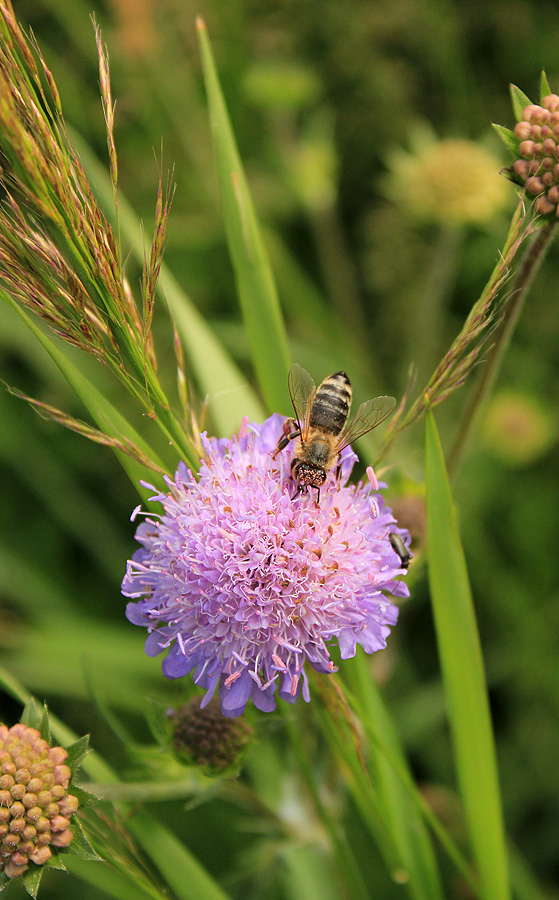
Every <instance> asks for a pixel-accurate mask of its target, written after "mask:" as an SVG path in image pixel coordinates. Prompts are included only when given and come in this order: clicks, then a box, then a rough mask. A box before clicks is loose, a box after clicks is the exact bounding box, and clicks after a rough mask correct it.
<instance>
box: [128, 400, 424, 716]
mask: <svg viewBox="0 0 559 900" xmlns="http://www.w3.org/2000/svg"><path fill="white" fill-rule="evenodd" d="M283 421H284V420H283V418H282V417H281V416H279V415H277V414H275V415H273V416H271V417H270V418H269V419H267V420H266V421H265V422H264V423H263V424H262V425H247V424H246V422H245V423H244V425H243V427H242V428H241V430H240V433H239V435H235V436H234V437H233V438H232V439H231V440H224V439H221V440H218V439H212V440H209V439H208V438H207V437H206V435H202V441H203V445H204V449H205V457H204V459H203V460H202V463H201V468H200V472H199V476H198V479H196V478H194V476H193V475H192V473H191V472H190V471H189V470H188V469H187V468H186V466H185V465H184V464H183V463H179V466H178V469H177V472H176V474H175V479H174V481H172V480H171V479H166V480H167V486H168V488H169V492H168V493H157V494H156V496H155V497H154V498H153V499H155V500H158V501H159V502H160V503H161V504H162V506H163V513H162V515H161V517H160V518H158V517H152V516H149V517H148V518H147V519H146V520H145V522H143V523H142V524H141V525H140V526H139V528H138V530H137V532H136V539H137V540H138V541H139V543H140V544H141V545H142V546H141V548H140V549H139V550H137V551H136V553H135V554H134V557H133V558H132V560H130V561H129V563H128V569H127V573H126V576H125V578H124V581H123V583H122V592H123V594H124V595H125V596H127V597H131V598H135V602H132V603H129V604H128V607H127V616H128V618H129V619H130V621H131V622H133V623H134V624H136V625H143V626H145V627H147V628H148V630H149V632H150V633H149V636H148V638H147V641H146V652H147V653H148V654H149V655H151V656H155V655H156V654H159V653H161V652H162V651H164V650H168V653H167V656H166V658H165V659H164V661H163V673H164V674H165V675H166V676H167V677H168V678H180V677H181V676H183V675H186V674H188V673H189V672H193V673H194V681H195V683H196V684H198V685H201V686H202V687H203V688H205V689H206V691H207V693H206V696H205V698H204V700H203V701H202V705H206V704H207V703H208V702H209V701H210V699H211V697H212V696H213V694H214V692H215V690H216V689H217V688H218V689H219V698H220V703H221V709H222V712H223V714H224V715H226V716H230V717H232V716H237V715H240V714H241V713H242V712H243V710H244V708H245V706H246V704H247V702H248V700H249V699H250V698H252V701H253V703H254V705H255V706H256V707H258V709H260V710H263V711H266V712H268V711H271V710H273V709H275V697H274V695H275V693H276V691H277V693H278V695H279V696H280V697H281V698H282V699H284V700H288V701H289V702H293V701H295V700H296V698H297V697H298V696H299V695H300V694H303V697H304V699H305V700H308V699H309V692H308V685H307V678H306V674H305V670H304V667H305V664H306V663H307V662H308V663H309V664H310V665H311V666H312V667H313V668H314V669H316V670H317V671H319V672H333V671H335V665H334V663H333V661H332V659H331V657H330V653H329V650H328V644H329V642H330V641H331V640H332V639H334V638H335V639H336V640H337V641H338V644H339V647H340V653H341V657H342V658H343V659H346V658H348V657H351V656H354V654H355V648H356V644H358V643H359V644H361V646H362V647H363V648H364V650H366V652H368V653H372V652H374V651H375V650H379V649H380V648H381V647H384V646H385V645H386V638H387V636H388V634H389V632H390V627H391V626H392V625H394V623H395V622H396V618H397V614H398V610H397V608H396V607H395V606H394V604H393V603H391V602H390V600H389V599H388V598H387V597H386V594H392V595H393V596H397V597H405V596H407V595H408V590H407V587H406V586H405V584H403V583H402V582H401V581H399V580H398V575H402V574H404V570H403V569H402V568H401V562H400V559H399V557H398V555H397V554H396V552H395V551H394V550H393V548H392V546H391V544H390V540H389V535H390V532H393V531H394V532H396V533H397V534H399V535H400V536H401V537H402V539H403V540H404V542H405V543H406V544H408V543H409V535H408V534H407V532H404V531H402V530H401V529H398V528H397V526H396V524H395V520H394V517H393V516H392V513H391V511H390V510H389V509H386V508H385V507H384V504H383V500H382V497H381V496H380V494H378V493H376V491H377V490H378V485H377V483H376V479H375V478H374V475H373V474H372V471H371V477H370V479H369V482H367V483H359V484H357V485H349V484H348V483H347V482H348V478H349V475H350V472H351V469H352V467H353V463H354V461H355V460H356V459H357V457H356V456H355V454H354V453H353V452H352V450H351V449H350V448H349V447H348V448H346V449H345V450H344V451H343V453H342V460H341V467H340V472H339V475H338V477H336V475H335V474H334V473H330V474H329V475H328V478H327V480H326V483H325V484H324V486H323V487H322V488H321V492H320V503H317V501H316V500H315V496H314V492H313V491H312V490H311V491H310V492H309V493H305V494H301V495H299V496H298V497H297V498H296V499H292V495H293V493H294V483H293V479H292V477H291V475H290V471H289V461H290V456H291V452H290V450H289V449H286V450H284V451H283V452H282V453H281V454H280V455H279V457H278V458H277V459H274V458H273V457H272V451H273V450H274V449H275V447H276V444H277V441H278V439H279V437H280V435H281V434H282V425H283ZM138 598H142V599H138Z"/></svg>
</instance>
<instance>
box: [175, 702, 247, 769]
mask: <svg viewBox="0 0 559 900" xmlns="http://www.w3.org/2000/svg"><path fill="white" fill-rule="evenodd" d="M173 726H174V739H173V747H174V748H175V750H176V752H177V754H178V756H179V757H181V758H182V759H184V760H186V761H187V762H189V763H194V764H197V765H199V766H201V767H202V768H203V769H205V770H206V771H207V772H208V773H210V774H218V773H219V772H223V771H225V770H226V769H228V768H230V767H231V766H233V765H235V763H236V762H237V761H238V759H239V758H240V756H241V753H242V751H243V750H244V748H245V747H246V745H247V744H248V742H249V740H250V738H251V735H252V728H251V726H250V725H249V724H248V723H247V722H245V720H244V719H241V718H238V719H229V718H226V717H225V716H223V715H222V713H221V710H220V708H219V702H218V701H217V700H212V701H210V703H208V705H207V706H206V708H205V709H200V701H199V699H198V698H193V700H191V701H190V703H186V704H184V705H183V706H180V707H179V708H178V709H177V710H176V712H175V713H174V716H173Z"/></svg>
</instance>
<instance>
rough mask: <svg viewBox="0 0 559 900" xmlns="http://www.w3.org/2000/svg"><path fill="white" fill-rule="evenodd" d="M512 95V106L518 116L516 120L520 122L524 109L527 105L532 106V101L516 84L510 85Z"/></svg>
mask: <svg viewBox="0 0 559 900" xmlns="http://www.w3.org/2000/svg"><path fill="white" fill-rule="evenodd" d="M510 95H511V98H512V106H513V109H514V115H515V116H516V121H517V122H520V121H521V119H522V110H523V109H524V107H526V106H530V105H531V103H532V101H531V100H530V98H529V97H528V96H527V95H526V94H525V93H524V91H521V90H520V88H517V86H516V85H515V84H511V86H510Z"/></svg>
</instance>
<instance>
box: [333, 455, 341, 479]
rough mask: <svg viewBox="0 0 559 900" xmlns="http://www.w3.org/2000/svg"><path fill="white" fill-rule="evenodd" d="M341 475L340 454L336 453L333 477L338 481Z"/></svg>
mask: <svg viewBox="0 0 559 900" xmlns="http://www.w3.org/2000/svg"><path fill="white" fill-rule="evenodd" d="M341 475H342V454H341V453H338V462H337V465H336V471H335V472H334V478H335V479H336V481H339V480H340V478H341Z"/></svg>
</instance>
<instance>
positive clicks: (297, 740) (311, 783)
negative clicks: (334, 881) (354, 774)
mask: <svg viewBox="0 0 559 900" xmlns="http://www.w3.org/2000/svg"><path fill="white" fill-rule="evenodd" d="M284 721H285V724H286V727H287V731H288V734H289V738H290V741H291V745H292V747H293V750H294V752H295V755H296V757H297V762H298V765H299V769H300V771H301V773H302V775H303V778H304V779H305V783H306V785H307V788H308V790H309V792H310V795H311V797H312V800H313V803H314V807H315V809H316V811H317V813H318V816H319V818H320V821H321V822H322V825H323V827H324V829H325V831H326V832H327V834H328V836H329V837H330V841H331V842H332V848H333V850H334V852H335V855H336V858H337V860H338V871H339V874H340V876H344V877H345V879H346V882H347V887H348V891H349V893H348V896H349V897H352V898H355V900H367V898H368V897H369V892H368V890H367V886H366V884H365V882H364V880H363V876H362V874H361V872H360V870H359V868H358V866H357V863H356V861H355V857H354V855H353V852H352V850H351V847H350V846H349V844H348V842H347V839H346V837H345V835H344V833H343V831H342V830H341V829H340V826H339V824H338V823H337V822H336V820H335V818H334V816H333V815H332V813H331V812H330V810H329V809H328V808H327V807H326V805H325V804H324V802H323V800H322V798H321V796H320V792H319V790H318V786H317V784H316V779H315V776H314V772H313V769H312V766H311V764H310V762H309V759H308V756H307V753H306V752H305V750H304V748H303V743H302V740H301V734H300V731H299V728H298V726H297V724H296V723H295V722H294V721H293V720H292V719H291V718H290V716H289V715H286V716H285V717H284Z"/></svg>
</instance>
